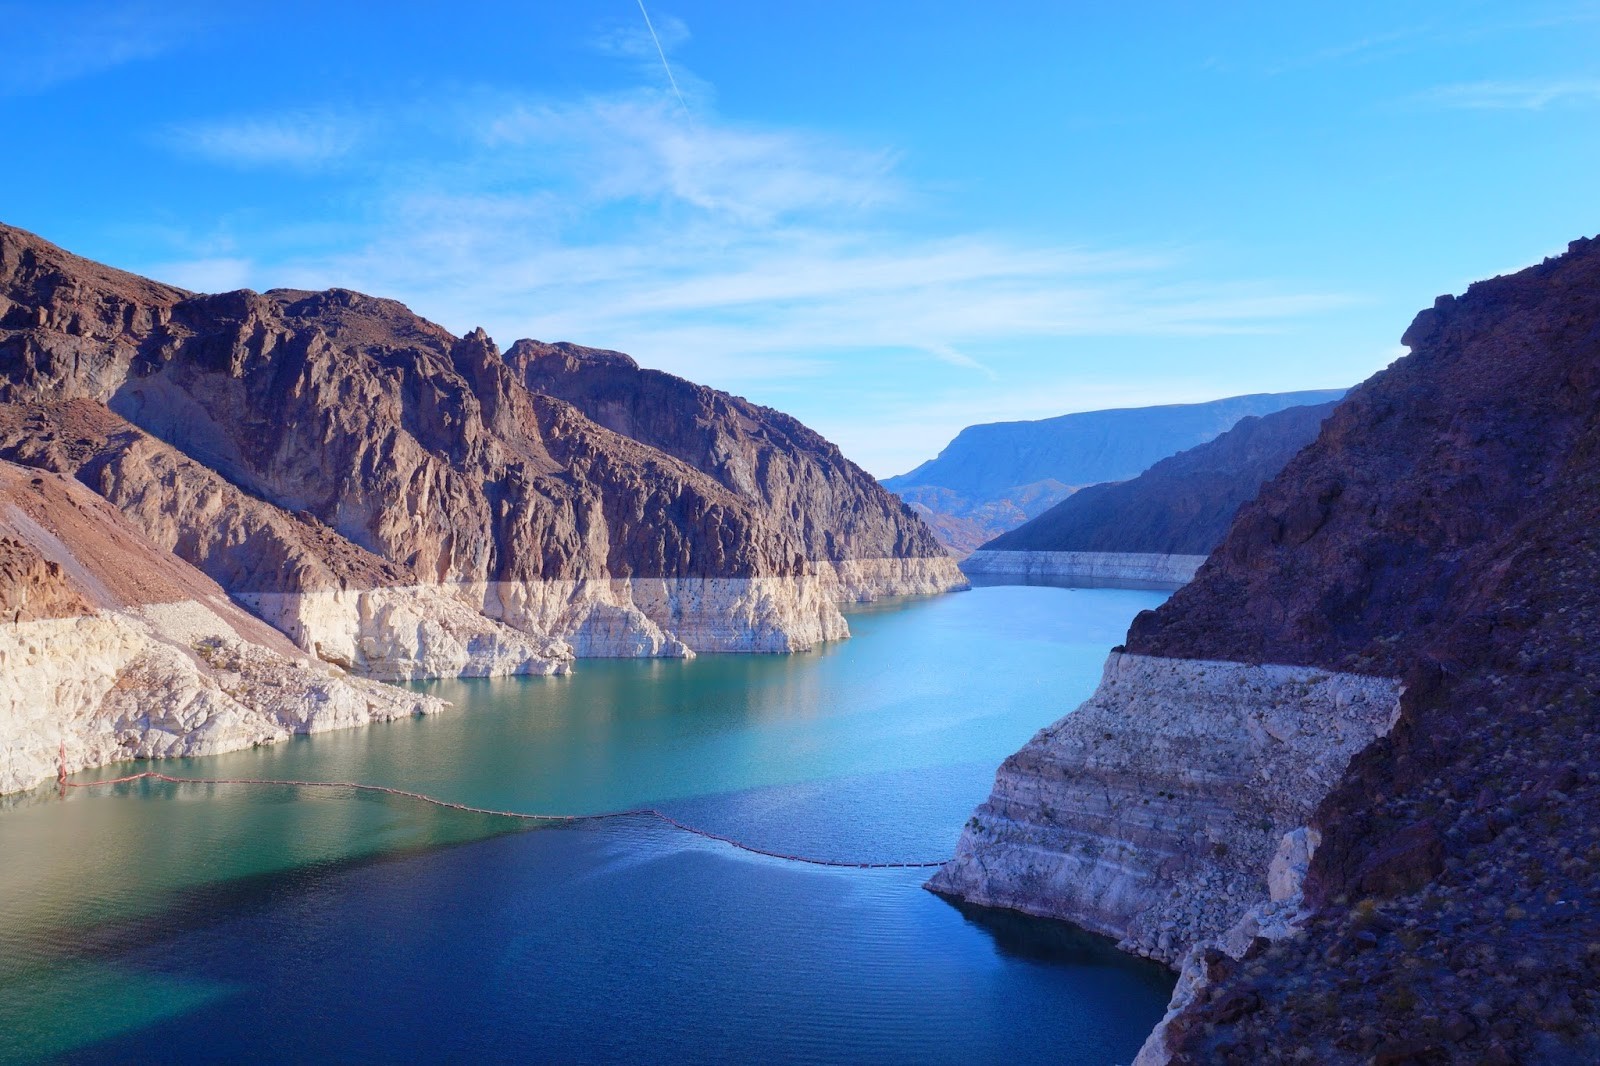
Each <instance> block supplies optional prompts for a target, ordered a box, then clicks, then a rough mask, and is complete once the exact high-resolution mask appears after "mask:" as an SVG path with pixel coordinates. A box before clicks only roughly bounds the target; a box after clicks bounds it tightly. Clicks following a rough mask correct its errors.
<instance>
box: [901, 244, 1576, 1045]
mask: <svg viewBox="0 0 1600 1066" xmlns="http://www.w3.org/2000/svg"><path fill="white" fill-rule="evenodd" d="M1404 341H1405V343H1406V344H1407V345H1408V346H1409V347H1410V348H1411V349H1412V352H1411V354H1410V355H1409V356H1407V357H1405V358H1403V359H1401V360H1399V361H1397V362H1396V363H1395V364H1394V365H1392V366H1391V367H1390V368H1388V369H1387V370H1385V371H1383V372H1381V373H1380V374H1378V375H1377V376H1375V377H1374V378H1372V379H1371V380H1369V381H1368V382H1366V383H1365V384H1363V385H1361V386H1359V387H1358V388H1357V389H1355V390H1354V391H1353V392H1352V393H1351V394H1350V395H1349V397H1348V398H1347V399H1346V400H1345V401H1344V402H1343V403H1342V404H1340V405H1339V406H1338V407H1337V408H1335V409H1334V411H1333V413H1332V415H1331V416H1329V417H1328V419H1327V421H1326V422H1325V423H1324V424H1323V425H1322V428H1321V432H1320V434H1319V436H1318V437H1317V439H1316V440H1315V441H1314V442H1313V443H1312V444H1311V445H1310V446H1309V447H1307V448H1305V450H1303V451H1301V452H1299V454H1298V455H1296V456H1295V457H1294V458H1293V459H1291V460H1290V461H1289V462H1288V464H1287V466H1285V467H1284V468H1283V470H1282V471H1281V473H1279V474H1278V476H1277V477H1276V478H1274V479H1273V480H1272V481H1270V482H1269V483H1268V484H1267V485H1266V486H1265V487H1264V488H1263V489H1262V491H1261V492H1260V494H1259V495H1258V496H1257V497H1256V498H1255V499H1254V500H1253V501H1252V502H1250V503H1247V504H1245V505H1244V506H1243V507H1242V508H1241V509H1240V510H1239V512H1238V514H1237V516H1236V517H1235V519H1234V521H1233V524H1232V525H1231V527H1230V528H1229V531H1228V533H1227V535H1226V537H1225V538H1224V539H1223V541H1222V543H1221V545H1220V546H1219V547H1218V548H1217V549H1216V551H1214V552H1213V553H1212V554H1211V556H1210V557H1209V558H1208V560H1207V562H1206V563H1205V564H1204V565H1203V566H1202V567H1201V568H1200V570H1199V571H1198V573H1197V575H1196V577H1195V580H1194V581H1193V582H1191V583H1189V584H1188V585H1186V586H1184V587H1183V588H1181V589H1179V590H1178V591H1177V592H1176V593H1175V594H1174V595H1173V596H1172V598H1171V599H1170V600H1169V601H1167V603H1166V604H1165V605H1163V606H1162V607H1161V608H1160V609H1158V610H1156V611H1152V612H1145V613H1144V614H1141V615H1140V616H1139V618H1137V619H1136V620H1135V621H1134V624H1133V626H1132V627H1131V629H1130V632H1129V636H1128V642H1127V647H1126V654H1122V653H1120V652H1119V654H1117V655H1114V656H1113V658H1112V665H1111V666H1109V667H1108V670H1107V676H1106V680H1105V682H1104V683H1103V684H1102V686H1101V688H1100V690H1099V691H1098V692H1097V693H1096V695H1095V697H1094V698H1092V699H1091V700H1090V701H1089V702H1088V703H1087V704H1085V705H1084V707H1083V708H1081V709H1080V710H1078V711H1077V712H1075V713H1073V714H1070V715H1068V716H1067V717H1066V718H1065V719H1063V720H1062V721H1061V722H1059V723H1057V724H1056V725H1055V726H1052V727H1051V728H1050V729H1048V730H1046V731H1045V732H1044V733H1042V734H1040V736H1039V737H1037V738H1036V739H1035V740H1034V741H1033V742H1032V743H1030V744H1029V745H1028V747H1027V748H1025V749H1024V750H1023V751H1022V752H1019V753H1018V754H1017V755H1016V756H1013V758H1012V759H1010V760H1008V761H1007V762H1006V764H1005V765H1004V766H1003V767H1002V769H1001V771H1000V773H999V775H998V777H997V779H996V785H995V790H994V793H993V795H992V796H991V798H990V800H989V801H988V803H986V804H985V805H984V807H982V808H980V809H979V811H978V812H977V813H976V814H975V816H974V820H973V822H972V823H971V824H970V825H969V826H968V828H967V830H966V832H965V833H964V834H963V837H962V842H961V845H960V848H959V850H958V853H957V855H956V857H955V859H954V860H953V861H952V863H951V864H949V865H948V866H946V867H945V868H944V869H942V870H941V871H940V872H939V874H938V875H936V877H935V878H934V879H933V881H932V882H931V883H930V884H931V887H934V888H935V889H938V890H940V891H944V892H947V893H950V894H952V895H957V896H960V897H962V898H969V899H975V900H980V901H985V900H987V901H992V902H995V903H997V904H999V905H1002V906H1011V907H1017V908H1019V909H1026V910H1032V911H1034V912H1036V913H1046V914H1052V915H1055V916H1059V917H1064V918H1068V919H1069V920H1072V921H1076V922H1079V923H1080V924H1083V925H1086V926H1088V927H1090V928H1094V929H1098V930H1100V931H1101V932H1104V933H1106V934H1108V935H1111V936H1115V937H1117V938H1118V940H1119V941H1121V942H1122V943H1123V944H1124V946H1126V947H1129V948H1130V949H1133V950H1137V951H1140V952H1141V953H1146V954H1152V955H1153V956H1154V957H1157V958H1161V959H1163V960H1165V961H1167V962H1169V963H1172V964H1179V965H1180V966H1181V969H1182V976H1181V979H1180V982H1179V987H1178V991H1177V994H1176V995H1175V997H1174V1001H1173V1004H1172V1009H1171V1011H1170V1012H1169V1015H1168V1017H1167V1019H1166V1020H1165V1021H1164V1022H1163V1024H1162V1026H1161V1027H1160V1028H1159V1029H1158V1031H1157V1032H1156V1033H1154V1034H1152V1035H1151V1038H1150V1040H1149V1041H1148V1042H1147V1044H1146V1046H1145V1048H1144V1050H1143V1051H1142V1052H1141V1055H1140V1059H1139V1061H1140V1063H1141V1066H1153V1064H1155V1063H1162V1062H1168V1061H1175V1062H1182V1063H1196V1064H1198V1063H1219V1062H1223V1063H1230V1062H1239V1063H1249V1062H1261V1061H1273V1060H1279V1059H1283V1058H1288V1057H1292V1056H1293V1055H1294V1054H1295V1053H1297V1052H1303V1051H1304V1050H1309V1051H1310V1053H1311V1055H1312V1057H1313V1058H1314V1059H1315V1060H1316V1061H1323V1062H1350V1063H1355V1062H1371V1061H1385V1062H1397V1063H1398V1062H1440V1063H1446V1062H1503V1063H1510V1062H1517V1061H1586V1060H1588V1059H1590V1058H1592V1057H1593V1055H1594V1054H1596V1053H1600V993H1596V992H1595V989H1596V988H1597V987H1600V985H1597V979H1600V954H1596V953H1593V952H1590V953H1577V952H1575V951H1574V946H1575V945H1578V944H1583V943H1592V942H1595V941H1596V940H1597V938H1600V908H1597V907H1596V906H1594V905H1593V902H1592V901H1593V900H1594V899H1596V898H1600V896H1597V895H1596V893H1600V865H1597V864H1596V862H1595V857H1596V856H1597V855H1600V820H1597V818H1596V817H1595V816H1594V815H1593V813H1592V812H1593V811H1595V810H1596V809H1600V808H1597V807H1596V802H1597V801H1600V769H1597V768H1596V765H1595V762H1594V759H1593V757H1592V752H1593V751H1594V741H1595V739H1596V737H1597V736H1600V721H1597V718H1596V714H1597V711H1600V702H1597V701H1596V697H1595V692H1596V689H1595V681H1594V679H1595V678H1596V677H1600V652H1597V651H1595V650H1594V649H1595V644H1594V641H1593V640H1592V639H1591V637H1592V626H1593V625H1594V624H1595V623H1596V622H1597V621H1600V593H1597V592H1596V591H1595V590H1596V589H1597V588H1600V543H1597V541H1596V535H1595V530H1596V529H1600V504H1597V501H1600V463H1597V462H1596V459H1597V457H1600V242H1595V241H1577V242H1574V243H1573V244H1572V246H1571V247H1570V248H1569V250H1568V252H1567V254H1565V255H1563V256H1559V257H1555V258H1552V259H1549V260H1546V261H1545V262H1544V263H1542V264H1540V265H1538V266H1535V267H1531V268H1529V269H1527V270H1524V271H1521V272H1519V273H1517V274H1514V275H1509V276H1506V277H1500V278H1495V279H1492V280H1490V281H1485V282H1479V283H1477V284H1474V285H1473V286H1471V287H1470V288H1469V289H1468V291H1467V292H1466V293H1465V294H1464V295H1463V296H1461V297H1448V296H1447V297H1441V298H1440V299H1439V300H1438V301H1437V302H1436V304H1435V306H1434V307H1433V308H1431V309H1429V310H1426V311H1424V312H1422V313H1421V314H1420V315H1418V316H1417V319H1416V321H1415V322H1414V323H1413V324H1412V326H1411V328H1410V329H1409V330H1408V331H1407V332H1406V334H1405V337H1404ZM1202 672H1203V677H1202ZM1163 937H1165V939H1163Z"/></svg>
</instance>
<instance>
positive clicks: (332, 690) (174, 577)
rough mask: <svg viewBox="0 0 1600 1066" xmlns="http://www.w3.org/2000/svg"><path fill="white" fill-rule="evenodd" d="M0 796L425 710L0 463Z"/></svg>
mask: <svg viewBox="0 0 1600 1066" xmlns="http://www.w3.org/2000/svg"><path fill="white" fill-rule="evenodd" d="M0 677H3V679H4V683H3V684H0V793H5V792H11V791H15V790H17V789H22V788H27V787H30V786H32V785H34V784H36V783H37V782H39V781H41V780H43V779H45V778H47V777H50V776H52V775H54V773H55V772H56V769H57V767H58V765H59V764H60V762H61V761H62V760H63V759H64V760H65V764H66V767H67V769H68V770H77V769H80V768H82V767H84V766H95V765H99V764H102V763H105V762H110V761H113V760H116V759H125V758H130V757H134V756H154V755H204V754H210V753H213V752H219V751H228V750H231V749H234V748H240V747H248V746H250V745H252V744H260V743H265V742H268V741H273V740H281V739H283V738H285V737H287V736H289V735H290V734H292V733H308V732H320V731H322V730H325V729H335V728H341V727H344V726H351V725H359V724H363V723H366V722H370V721H375V720H381V719H387V718H395V717H400V716H404V715H410V714H416V713H427V712H431V711H435V710H439V709H440V708H441V707H442V704H441V703H440V702H439V701H438V700H435V699H433V698H432V697H428V696H420V695H417V694H415V693H408V692H405V691H403V690H401V689H397V688H392V687H390V686H387V685H379V684H376V683H374V682H370V681H362V680H358V679H355V678H349V677H345V676H343V675H341V674H340V673H339V672H338V671H337V670H335V669H333V668H331V667H328V666H326V665H324V664H322V663H318V662H316V661H315V660H312V659H310V658H308V657H306V656H305V655H303V654H301V653H300V652H298V651H297V650H296V649H295V648H294V646H293V645H291V644H290V643H289V642H288V641H287V640H286V639H284V637H283V636H282V635H281V634H279V633H278V632H277V631H276V630H273V629H272V628H271V627H269V626H267V625H265V624H263V623H262V622H260V621H259V620H257V619H255V618H253V617H251V616H250V615H248V614H246V613H245V612H244V611H242V610H240V609H239V608H238V607H236V606H234V604H233V603H232V602H230V600H229V599H228V597H227V595H226V594H225V593H224V592H223V590H222V589H221V588H220V587H219V586H218V585H217V584H216V583H215V582H212V581H211V580H209V579H208V578H206V577H205V575H203V574H201V573H199V572H198V571H196V570H195V569H193V568H192V567H190V566H189V565H188V564H186V563H184V562H182V561H181V560H179V559H177V558H176V557H174V556H172V555H171V554H169V553H167V552H164V551H162V550H161V549H159V548H158V547H156V546H155V545H153V544H151V543H150V542H149V541H148V540H147V539H145V538H144V537H143V536H142V535H141V534H140V533H139V532H138V530H137V529H136V528H135V527H134V525H133V523H131V522H130V521H129V520H128V519H126V518H125V517H124V516H123V515H122V514H120V513H119V512H118V511H117V509H116V508H114V507H112V506H111V505H110V504H109V503H107V502H106V501H104V500H102V499H100V498H99V497H97V496H95V495H94V494H93V493H91V492H90V491H89V490H88V489H86V488H84V487H83V486H82V485H79V484H78V483H77V482H75V481H72V480H70V479H68V478H65V477H62V476H60V475H58V474H52V473H48V472H46V471H42V470H36V469H30V468H26V467H20V466H16V465H13V464H11V463H5V462H0Z"/></svg>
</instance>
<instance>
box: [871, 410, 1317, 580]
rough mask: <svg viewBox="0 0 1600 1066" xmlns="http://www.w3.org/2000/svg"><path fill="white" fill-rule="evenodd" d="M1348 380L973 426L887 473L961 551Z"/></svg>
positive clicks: (890, 484) (888, 483)
mask: <svg viewBox="0 0 1600 1066" xmlns="http://www.w3.org/2000/svg"><path fill="white" fill-rule="evenodd" d="M1344 393H1345V390H1343V389H1314V390H1309V391H1303V392H1283V393H1256V394H1252V395H1248V396H1230V397H1227V398H1225V399H1220V400H1211V401H1209V402H1206V403H1191V404H1166V405H1162V406H1157V407H1131V408H1116V409H1112V410H1105V411H1084V412H1080V413H1076V414H1068V415H1059V416H1057V417H1055V418H1045V419H1039V420H1037V421H1031V422H988V423H983V424H980V425H975V426H968V427H967V428H966V429H963V430H962V431H961V432H960V433H958V434H957V435H956V437H955V439H954V440H952V441H951V442H950V443H949V444H948V445H946V446H945V448H944V450H943V451H941V452H940V453H939V455H938V457H936V458H934V459H930V460H929V461H928V462H926V463H923V464H922V465H921V466H918V467H917V468H916V469H914V470H912V471H910V472H908V473H905V474H899V475H896V476H895V477H890V478H885V479H884V480H883V485H884V487H885V488H887V489H889V490H890V491H892V492H895V493H898V494H899V495H900V498H901V499H903V500H905V501H906V503H908V504H910V505H911V506H912V507H913V508H915V509H916V510H917V511H918V513H919V514H921V515H922V517H923V518H924V519H925V520H926V521H927V522H928V524H929V525H931V526H933V528H934V530H935V531H936V532H938V533H939V535H940V537H941V538H942V539H943V540H944V542H945V543H946V544H947V545H948V546H949V547H951V548H952V549H954V550H956V551H957V552H960V553H965V552H969V551H971V550H973V549H974V548H976V547H978V545H980V544H982V543H983V542H984V541H986V540H989V539H992V538H993V537H995V536H997V535H999V534H1001V533H1005V532H1007V531H1008V530H1011V529H1014V528H1016V527H1017V526H1019V525H1021V524H1022V523H1023V522H1026V521H1027V520H1029V519H1031V518H1034V517H1036V516H1038V515H1040V514H1042V513H1044V512H1045V511H1047V510H1049V509H1050V508H1051V507H1052V506H1054V505H1055V504H1057V503H1059V502H1061V501H1062V500H1064V499H1066V498H1067V497H1068V496H1070V495H1072V493H1073V492H1074V491H1076V490H1078V489H1081V488H1084V487H1085V486H1088V485H1098V484H1102V483H1104V482H1107V481H1126V480H1128V479H1130V478H1134V477H1137V476H1138V475H1139V474H1141V473H1143V472H1144V471H1145V470H1146V469H1148V468H1149V467H1150V466H1151V465H1152V464H1154V463H1157V462H1159V461H1160V460H1162V459H1165V458H1166V457H1167V456H1169V455H1173V454H1175V453H1177V452H1181V451H1183V450H1185V449H1187V448H1192V447H1194V446H1195V445H1197V444H1204V443H1205V442H1206V441H1209V440H1212V439H1213V438H1215V437H1217V436H1219V435H1220V434H1222V433H1224V432H1226V431H1227V430H1229V429H1231V428H1233V426H1234V425H1235V424H1237V423H1238V421H1239V420H1240V419H1242V418H1246V417H1248V416H1250V415H1257V416H1260V415H1268V414H1272V413H1274V412H1277V411H1281V410H1283V409H1284V408H1288V407H1300V406H1306V405H1311V404H1321V403H1328V402H1330V401H1333V400H1337V399H1339V398H1340V397H1342V396H1343V395H1344Z"/></svg>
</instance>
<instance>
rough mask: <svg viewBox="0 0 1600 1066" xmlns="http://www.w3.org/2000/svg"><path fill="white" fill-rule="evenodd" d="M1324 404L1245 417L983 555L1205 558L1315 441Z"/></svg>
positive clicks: (1080, 496) (1075, 498)
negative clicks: (1067, 553)
mask: <svg viewBox="0 0 1600 1066" xmlns="http://www.w3.org/2000/svg"><path fill="white" fill-rule="evenodd" d="M1333 408H1334V404H1332V403H1324V404H1314V405H1311V406H1301V407H1289V408H1286V409H1284V410H1282V411H1277V412H1275V413H1273V414H1269V415H1266V416H1263V417H1257V416H1255V415H1246V416H1245V417H1244V418H1242V419H1240V420H1239V422H1238V423H1237V424H1236V425H1235V426H1234V427H1233V428H1232V429H1230V430H1228V431H1227V432H1226V433H1224V434H1222V435H1221V436H1219V437H1217V438H1216V439H1215V440H1212V441H1208V442H1207V443H1205V444H1201V445H1198V446H1196V447H1194V448H1190V449H1189V450H1187V451H1182V452H1179V453H1178V454H1177V455H1173V456H1169V457H1167V458H1166V459H1163V460H1161V461H1160V462H1159V463H1156V464H1155V465H1154V466H1152V467H1151V468H1150V469H1149V470H1146V471H1145V472H1144V473H1143V474H1140V475H1139V476H1138V477H1136V478H1134V479H1132V480H1131V481H1119V482H1115V483H1110V484H1104V485H1091V486H1089V487H1088V488H1085V489H1081V490H1080V491H1078V492H1076V493H1074V494H1073V495H1071V496H1070V497H1068V498H1067V499H1065V500H1062V501H1061V502H1060V503H1058V504H1056V505H1055V506H1054V507H1052V508H1050V510H1048V511H1046V512H1045V513H1044V514H1042V515H1040V516H1039V517H1037V518H1034V519H1031V520H1030V521H1028V522H1026V523H1024V524H1023V525H1021V526H1018V527H1017V528H1016V529H1013V530H1012V531H1011V532H1009V533H1002V534H1001V535H1000V536H998V537H996V538H994V539H993V540H991V541H989V542H988V543H987V544H984V545H983V548H982V550H984V551H1070V552H1150V553H1156V554H1162V555H1208V554H1210V552H1211V549H1213V548H1215V547H1216V546H1217V545H1218V544H1219V543H1220V542H1221V541H1222V538H1223V536H1224V535H1225V534H1226V533H1227V532H1228V527H1229V525H1231V524H1232V522H1233V516H1234V514H1235V513H1236V512H1237V511H1238V510H1239V508H1240V507H1241V506H1242V505H1244V504H1245V503H1248V502H1249V501H1250V500H1252V499H1254V498H1255V496H1256V493H1258V492H1259V491H1261V486H1262V485H1263V484H1265V483H1266V482H1267V481H1268V480H1270V479H1271V478H1272V477H1273V475H1275V474H1277V472H1278V471H1280V470H1282V469H1283V467H1284V464H1285V463H1287V462H1288V461H1289V460H1290V459H1292V458H1294V456H1295V454H1296V453H1298V452H1299V451H1300V450H1301V449H1302V448H1304V447H1305V446H1306V445H1307V444H1310V443H1311V442H1312V441H1313V440H1315V439H1316V436H1317V431H1318V430H1319V429H1320V428H1321V426H1322V420H1323V419H1324V418H1326V417H1328V414H1329V412H1331V411H1332V410H1333Z"/></svg>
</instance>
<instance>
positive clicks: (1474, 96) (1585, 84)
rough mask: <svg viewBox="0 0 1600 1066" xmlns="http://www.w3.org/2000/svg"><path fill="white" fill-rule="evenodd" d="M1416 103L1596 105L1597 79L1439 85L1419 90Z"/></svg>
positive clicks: (1503, 107) (1533, 107) (1599, 100)
mask: <svg viewBox="0 0 1600 1066" xmlns="http://www.w3.org/2000/svg"><path fill="white" fill-rule="evenodd" d="M1416 99H1417V101H1418V102H1419V103H1422V104H1426V105H1432V106H1435V107H1446V108H1461V109H1466V110H1472V111H1542V110H1544V109H1545V108H1546V107H1550V106H1551V105H1553V104H1565V105H1574V106H1577V105H1588V106H1592V105H1594V104H1600V78H1589V77H1571V78H1538V79H1528V80H1522V81H1474V82H1463V83H1460V84H1456V85H1441V86H1438V87H1437V88H1434V89H1430V90H1428V91H1427V92H1424V93H1421V94H1419V95H1418V97H1417V98H1416Z"/></svg>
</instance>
